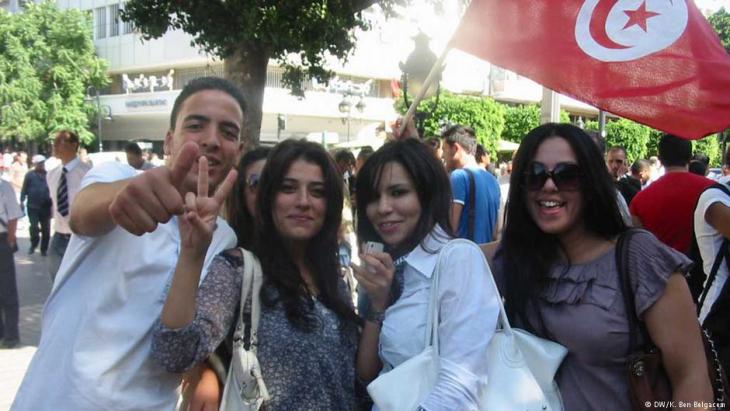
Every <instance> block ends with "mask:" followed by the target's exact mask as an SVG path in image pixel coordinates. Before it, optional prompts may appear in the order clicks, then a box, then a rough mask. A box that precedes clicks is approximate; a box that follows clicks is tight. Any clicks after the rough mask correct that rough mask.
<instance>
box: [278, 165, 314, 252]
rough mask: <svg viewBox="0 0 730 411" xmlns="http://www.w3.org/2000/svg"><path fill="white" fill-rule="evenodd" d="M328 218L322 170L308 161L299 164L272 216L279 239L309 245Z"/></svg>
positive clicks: (291, 170) (288, 176)
mask: <svg viewBox="0 0 730 411" xmlns="http://www.w3.org/2000/svg"><path fill="white" fill-rule="evenodd" d="M326 214H327V201H326V192H325V182H324V175H323V174H322V169H321V168H320V167H319V166H318V165H316V164H313V163H310V162H307V161H305V160H302V159H299V160H295V161H294V162H292V164H291V166H290V167H289V170H288V171H287V173H286V174H285V175H284V179H283V181H282V182H281V186H280V187H279V190H278V192H277V193H276V196H275V200H274V207H273V210H272V216H273V220H274V225H275V227H276V229H277V231H278V232H279V235H280V236H281V238H283V239H284V240H285V241H289V242H291V243H300V244H301V243H306V242H307V241H309V240H310V239H312V238H313V237H314V236H316V235H317V234H318V233H319V232H320V230H322V226H323V225H324V220H325V216H326Z"/></svg>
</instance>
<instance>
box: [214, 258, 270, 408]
mask: <svg viewBox="0 0 730 411" xmlns="http://www.w3.org/2000/svg"><path fill="white" fill-rule="evenodd" d="M240 250H241V253H242V254H243V271H244V273H243V279H242V285H241V303H240V305H241V308H240V312H239V316H238V325H237V326H236V331H235V332H234V334H233V355H232V357H231V365H230V368H229V369H228V376H227V377H226V385H225V388H224V389H223V399H222V400H221V406H220V410H221V411H256V410H258V409H259V408H260V407H261V404H263V402H264V401H266V400H268V399H269V393H268V391H267V390H266V384H264V379H263V377H262V376H261V367H260V366H259V361H258V359H257V358H256V344H257V331H258V325H259V318H260V314H261V311H260V309H261V307H260V301H259V291H260V290H261V283H262V281H263V278H262V275H261V264H260V263H259V261H258V259H257V258H256V256H254V255H253V254H252V253H251V252H250V251H248V250H245V249H243V248H241V249H240ZM249 294H250V295H251V330H250V331H251V342H250V345H249V349H248V350H246V348H245V347H244V345H243V340H244V335H245V334H244V331H245V325H244V321H243V308H244V306H245V305H246V299H247V298H248V296H249Z"/></svg>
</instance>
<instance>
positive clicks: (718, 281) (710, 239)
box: [694, 184, 730, 322]
mask: <svg viewBox="0 0 730 411" xmlns="http://www.w3.org/2000/svg"><path fill="white" fill-rule="evenodd" d="M726 185H727V184H726ZM728 188H730V187H728ZM715 203H721V204H723V205H725V206H726V207H730V196H728V195H727V194H725V193H723V192H722V191H721V190H717V189H712V190H705V192H704V193H702V195H701V196H700V198H699V200H698V201H697V208H696V209H695V214H694V224H695V236H696V237H697V245H698V246H699V248H700V254H701V255H702V262H703V269H704V271H705V273H709V272H710V270H712V264H713V263H714V262H715V257H717V252H718V251H719V250H720V246H721V245H722V241H723V236H722V234H720V232H719V231H717V230H716V229H715V228H714V227H712V226H711V225H710V224H708V223H707V221H705V213H706V212H707V209H708V208H710V206H711V205H712V204H715ZM727 278H728V271H727V264H725V262H724V261H723V263H722V264H720V268H719V269H718V270H717V277H715V281H714V282H713V283H712V286H711V287H710V290H709V291H708V292H707V298H706V300H705V303H704V304H703V305H702V307H701V310H700V322H703V321H704V320H705V317H707V314H709V312H710V309H711V308H712V305H713V304H714V302H715V300H717V297H718V296H719V295H720V291H722V287H723V286H724V285H725V281H727Z"/></svg>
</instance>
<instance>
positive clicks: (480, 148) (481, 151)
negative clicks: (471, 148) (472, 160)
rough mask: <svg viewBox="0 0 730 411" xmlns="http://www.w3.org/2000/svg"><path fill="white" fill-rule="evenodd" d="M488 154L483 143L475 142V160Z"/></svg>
mask: <svg viewBox="0 0 730 411" xmlns="http://www.w3.org/2000/svg"><path fill="white" fill-rule="evenodd" d="M488 155H489V150H487V148H486V147H484V146H483V145H481V144H479V143H477V150H476V157H477V161H479V159H480V158H482V157H483V156H488Z"/></svg>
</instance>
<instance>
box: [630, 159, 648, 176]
mask: <svg viewBox="0 0 730 411" xmlns="http://www.w3.org/2000/svg"><path fill="white" fill-rule="evenodd" d="M650 168H651V163H650V162H649V160H644V159H639V160H636V161H634V164H632V165H631V172H632V173H634V174H639V173H640V172H642V171H648V170H649V169H650Z"/></svg>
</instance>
